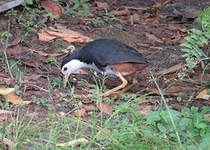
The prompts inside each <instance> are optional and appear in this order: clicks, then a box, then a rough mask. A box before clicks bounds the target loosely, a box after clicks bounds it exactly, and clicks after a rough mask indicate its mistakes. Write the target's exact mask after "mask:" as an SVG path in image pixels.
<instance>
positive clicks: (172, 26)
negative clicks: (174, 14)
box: [167, 23, 187, 32]
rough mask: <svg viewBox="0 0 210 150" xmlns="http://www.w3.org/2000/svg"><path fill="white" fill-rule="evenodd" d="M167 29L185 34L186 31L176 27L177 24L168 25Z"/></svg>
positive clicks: (178, 26)
mask: <svg viewBox="0 0 210 150" xmlns="http://www.w3.org/2000/svg"><path fill="white" fill-rule="evenodd" d="M167 28H168V29H170V30H175V31H181V32H187V29H186V28H185V27H181V26H180V25H178V24H172V23H169V24H168V27H167Z"/></svg>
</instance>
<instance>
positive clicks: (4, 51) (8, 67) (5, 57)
mask: <svg viewBox="0 0 210 150" xmlns="http://www.w3.org/2000/svg"><path fill="white" fill-rule="evenodd" d="M9 32H10V20H9V21H8V29H7V31H5V32H3V34H4V35H6V40H5V41H4V40H3V39H2V38H1V39H0V43H1V45H2V48H3V55H4V59H5V62H6V65H7V68H6V69H5V70H6V71H7V70H8V72H9V75H10V77H11V78H12V79H13V74H12V71H11V68H10V64H9V61H8V57H7V48H8V40H9Z"/></svg>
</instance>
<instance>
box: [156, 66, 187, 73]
mask: <svg viewBox="0 0 210 150" xmlns="http://www.w3.org/2000/svg"><path fill="white" fill-rule="evenodd" d="M183 67H184V64H183V63H178V64H176V65H174V66H172V67H170V68H168V69H166V70H165V71H162V72H160V73H158V74H164V75H166V74H171V73H175V72H178V71H180V70H181V69H182V68H183Z"/></svg>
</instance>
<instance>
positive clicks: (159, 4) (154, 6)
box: [152, 0, 172, 8]
mask: <svg viewBox="0 0 210 150" xmlns="http://www.w3.org/2000/svg"><path fill="white" fill-rule="evenodd" d="M171 1H172V0H167V1H165V2H163V3H162V4H161V3H155V4H154V5H152V7H153V8H161V7H163V6H165V5H167V4H168V3H170V2H171Z"/></svg>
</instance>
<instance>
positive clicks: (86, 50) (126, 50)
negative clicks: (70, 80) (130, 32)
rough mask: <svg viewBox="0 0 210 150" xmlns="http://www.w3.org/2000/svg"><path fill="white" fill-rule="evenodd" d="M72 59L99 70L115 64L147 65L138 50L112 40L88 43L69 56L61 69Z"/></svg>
mask: <svg viewBox="0 0 210 150" xmlns="http://www.w3.org/2000/svg"><path fill="white" fill-rule="evenodd" d="M72 59H79V60H80V61H82V62H85V63H88V64H92V63H94V64H95V65H96V66H97V67H98V68H99V69H102V68H103V67H105V66H107V65H109V64H115V63H124V62H130V63H140V64H146V63H147V61H146V60H145V58H144V57H143V56H142V54H140V53H139V52H138V51H137V50H136V49H134V48H132V47H130V46H128V45H126V44H124V43H121V42H119V41H116V40H112V39H98V40H95V41H93V42H90V43H88V44H87V45H86V46H85V47H83V48H82V49H80V50H79V51H77V52H74V53H73V54H71V55H69V56H67V57H66V58H65V59H64V61H63V62H62V65H61V67H62V66H63V65H64V64H66V63H67V62H69V61H70V60H72Z"/></svg>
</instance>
